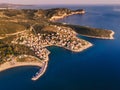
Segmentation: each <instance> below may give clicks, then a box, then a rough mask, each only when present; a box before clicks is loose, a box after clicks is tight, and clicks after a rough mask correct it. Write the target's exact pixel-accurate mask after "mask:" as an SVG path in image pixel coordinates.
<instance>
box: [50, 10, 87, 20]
mask: <svg viewBox="0 0 120 90" xmlns="http://www.w3.org/2000/svg"><path fill="white" fill-rule="evenodd" d="M76 14H85V11H81V12H72V13H70V14H63V15H62V16H53V17H51V18H50V19H49V20H50V21H53V22H54V21H56V20H59V19H63V18H65V17H68V16H72V15H76Z"/></svg>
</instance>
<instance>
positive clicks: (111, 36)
mask: <svg viewBox="0 0 120 90" xmlns="http://www.w3.org/2000/svg"><path fill="white" fill-rule="evenodd" d="M114 34H115V32H114V31H111V34H110V37H97V36H89V35H82V34H79V33H78V35H81V36H86V37H90V38H97V39H111V40H112V39H114V36H113V35H114Z"/></svg>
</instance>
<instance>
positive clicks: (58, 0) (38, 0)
mask: <svg viewBox="0 0 120 90" xmlns="http://www.w3.org/2000/svg"><path fill="white" fill-rule="evenodd" d="M0 3H14V4H120V0H0Z"/></svg>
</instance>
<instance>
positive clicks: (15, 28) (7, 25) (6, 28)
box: [0, 21, 26, 36]
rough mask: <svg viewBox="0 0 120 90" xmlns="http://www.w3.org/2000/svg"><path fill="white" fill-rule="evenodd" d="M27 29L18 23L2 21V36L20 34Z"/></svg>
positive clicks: (0, 34) (0, 30) (0, 25)
mask: <svg viewBox="0 0 120 90" xmlns="http://www.w3.org/2000/svg"><path fill="white" fill-rule="evenodd" d="M25 29H26V28H25V26H23V25H20V24H17V23H13V22H2V21H0V36H3V35H5V34H12V33H16V32H20V31H23V30H25Z"/></svg>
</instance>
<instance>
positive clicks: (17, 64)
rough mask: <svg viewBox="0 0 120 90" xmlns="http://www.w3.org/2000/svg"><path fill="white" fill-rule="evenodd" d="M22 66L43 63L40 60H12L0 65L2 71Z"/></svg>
mask: <svg viewBox="0 0 120 90" xmlns="http://www.w3.org/2000/svg"><path fill="white" fill-rule="evenodd" d="M21 66H38V67H42V64H40V63H38V62H15V63H14V64H13V63H12V62H6V63H4V64H2V65H0V72H2V71H5V70H8V69H11V68H15V67H21Z"/></svg>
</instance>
